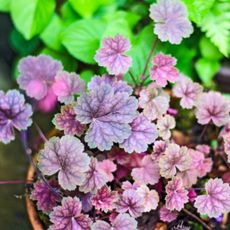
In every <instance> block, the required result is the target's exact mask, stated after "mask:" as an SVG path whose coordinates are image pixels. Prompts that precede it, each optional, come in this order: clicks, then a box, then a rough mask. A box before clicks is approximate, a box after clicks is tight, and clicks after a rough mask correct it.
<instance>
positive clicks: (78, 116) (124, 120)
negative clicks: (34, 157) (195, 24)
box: [0, 0, 230, 230]
mask: <svg viewBox="0 0 230 230" xmlns="http://www.w3.org/2000/svg"><path fill="white" fill-rule="evenodd" d="M150 17H151V18H152V19H153V21H154V23H155V25H154V33H155V34H156V35H157V36H158V38H157V40H156V41H155V42H154V44H153V46H152V50H150V55H149V57H146V59H147V62H146V66H148V62H149V61H150V60H151V58H152V54H153V53H154V52H155V51H156V50H155V47H156V46H157V43H158V41H159V40H160V41H161V42H164V41H168V42H170V43H172V44H179V43H180V42H181V41H182V39H183V38H186V37H188V36H190V34H191V33H192V32H193V28H192V24H191V22H190V21H189V20H188V18H187V11H186V7H185V6H184V4H183V3H182V2H180V1H179V0H158V1H157V2H156V3H154V4H152V5H151V7H150ZM130 47H131V43H130V41H129V40H128V39H126V38H125V37H123V36H122V35H116V36H115V37H108V38H105V39H104V40H103V41H102V45H101V48H100V49H99V50H98V51H97V52H96V54H95V60H96V61H97V63H98V64H99V65H100V66H103V67H105V68H106V70H107V73H106V74H104V75H103V76H93V77H92V79H91V81H90V82H89V83H88V84H87V85H85V83H84V81H83V80H82V79H81V78H80V76H79V75H77V74H75V73H68V72H66V71H64V70H63V67H62V64H61V63H60V62H59V61H56V60H53V59H52V58H51V57H49V56H45V55H40V56H37V57H36V56H35V57H32V56H29V57H25V58H23V59H22V60H21V61H20V63H19V73H20V76H19V78H18V84H19V87H20V89H22V90H24V91H23V92H24V93H25V94H26V96H27V98H28V99H29V98H33V99H31V100H36V101H37V103H33V105H34V107H33V110H34V111H35V110H36V106H38V107H39V106H41V103H43V105H44V104H47V103H48V104H51V105H52V106H55V105H56V102H57V101H58V102H59V103H60V105H61V108H60V112H58V113H57V114H55V115H54V118H53V124H54V126H55V129H56V134H55V135H54V136H53V137H51V138H50V139H48V140H47V139H46V137H45V135H44V134H42V132H41V130H40V129H39V128H38V127H37V128H38V130H39V133H40V135H41V137H42V138H43V140H44V145H43V147H41V149H40V151H39V153H38V163H37V166H36V165H34V167H35V169H36V172H37V175H36V177H35V179H34V183H33V188H32V191H31V199H32V200H34V201H35V203H36V205H37V209H38V210H41V211H42V212H43V213H44V215H45V218H46V219H47V221H45V222H44V225H45V227H46V228H48V229H50V230H51V229H52V230H59V229H65V230H89V229H93V230H109V229H114V230H135V229H153V228H154V227H155V225H156V223H157V222H159V221H161V222H164V223H171V224H172V223H175V224H176V223H177V221H179V219H182V220H183V219H184V216H187V217H188V218H190V219H191V220H192V221H193V222H197V223H199V224H201V225H203V227H204V228H206V229H212V227H213V226H214V225H213V224H214V223H215V219H212V218H217V219H218V218H222V215H223V214H225V213H227V212H229V211H230V186H229V184H228V183H225V182H224V181H223V180H222V179H221V174H220V175H217V174H216V173H215V172H214V171H215V170H216V168H217V167H218V162H219V161H223V164H225V165H227V167H229V165H228V162H230V128H229V127H230V123H229V122H230V121H229V112H230V103H229V101H228V100H227V99H226V98H225V97H224V96H222V95H221V94H220V93H218V92H212V91H209V92H208V91H207V92H206V91H204V89H203V87H202V86H201V85H199V83H194V82H192V80H191V79H189V78H188V77H186V76H183V74H182V73H180V72H179V70H178V69H177V68H176V62H177V60H176V59H175V58H174V57H172V56H170V55H166V54H163V53H161V52H159V53H156V52H155V54H154V57H153V58H152V66H151V68H150V69H147V68H145V69H144V70H143V74H142V75H141V76H139V77H140V80H139V81H138V82H139V84H137V82H136V81H135V82H134V85H132V86H131V85H128V83H127V82H126V81H125V80H124V76H125V74H130V75H131V77H133V76H135V72H134V73H131V72H130V70H129V69H130V66H131V65H132V58H131V57H130V56H129V55H128V51H129V49H130ZM185 55H186V54H185ZM147 71H148V72H147ZM146 73H147V74H146ZM146 75H147V77H146ZM147 79H148V80H149V83H148V84H147V83H146V80H147ZM171 83H173V85H171ZM166 86H169V87H168V88H167V90H166V89H165V88H164V87H166ZM171 86H172V90H169V89H170V88H171ZM185 112H186V113H185ZM183 114H188V116H187V117H186V118H185V117H183V116H184V115H183ZM31 116H32V107H31V106H30V105H29V104H28V103H26V102H25V97H24V96H23V94H22V93H20V92H19V91H17V90H10V91H8V92H7V93H4V92H2V91H0V141H1V142H3V143H9V142H10V141H12V140H13V139H14V130H18V131H21V132H22V130H27V131H24V132H28V129H27V128H28V126H30V125H31V124H32V120H31ZM184 119H187V120H189V121H190V124H191V126H190V128H186V127H185V128H183V122H184V121H183V120H184ZM35 125H36V126H37V124H35ZM192 127H196V129H198V132H200V134H199V135H197V133H196V131H194V130H193V128H192ZM202 130H203V131H202ZM23 137H25V135H22V138H23ZM213 142H215V143H216V145H215V146H214V145H211V143H213ZM23 143H24V145H25V148H26V152H27V154H30V152H29V151H28V148H29V146H28V143H27V141H26V138H24V139H23ZM213 146H214V147H213ZM224 153H226V154H227V155H226V154H224ZM204 216H206V217H207V218H206V219H205V220H204V219H202V218H203V217H204ZM208 218H209V219H208ZM43 219H44V216H43ZM154 220H155V221H154ZM184 223H185V224H187V225H189V223H188V222H186V220H185V222H184Z"/></svg>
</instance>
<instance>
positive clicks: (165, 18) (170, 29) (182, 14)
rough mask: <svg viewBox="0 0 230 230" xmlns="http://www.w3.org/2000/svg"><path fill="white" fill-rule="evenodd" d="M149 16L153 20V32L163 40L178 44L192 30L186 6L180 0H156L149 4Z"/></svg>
mask: <svg viewBox="0 0 230 230" xmlns="http://www.w3.org/2000/svg"><path fill="white" fill-rule="evenodd" d="M150 17H151V18H152V19H153V20H154V22H155V27H154V33H155V34H156V35H158V37H159V39H160V40H161V41H163V42H165V41H169V42H170V43H172V44H180V43H181V41H182V39H183V38H187V37H189V36H190V34H191V33H192V32H193V27H192V24H191V22H190V21H189V20H188V12H187V9H186V6H185V5H184V4H183V2H182V1H180V0H157V2H156V3H154V4H152V5H151V6H150Z"/></svg>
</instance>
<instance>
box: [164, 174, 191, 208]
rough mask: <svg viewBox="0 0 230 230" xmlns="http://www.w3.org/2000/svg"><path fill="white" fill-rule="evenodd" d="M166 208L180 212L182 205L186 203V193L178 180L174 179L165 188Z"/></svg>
mask: <svg viewBox="0 0 230 230" xmlns="http://www.w3.org/2000/svg"><path fill="white" fill-rule="evenodd" d="M166 193H167V196H166V198H165V199H166V208H167V209H169V210H174V209H175V210H177V211H180V210H181V209H182V208H183V207H184V204H185V203H187V202H188V191H187V190H185V188H184V186H183V182H182V180H181V179H179V178H174V179H173V180H172V181H170V182H168V184H167V186H166Z"/></svg>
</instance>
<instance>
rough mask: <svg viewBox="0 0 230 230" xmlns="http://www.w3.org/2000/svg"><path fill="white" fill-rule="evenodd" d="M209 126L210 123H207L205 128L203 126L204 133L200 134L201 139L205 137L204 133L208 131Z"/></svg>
mask: <svg viewBox="0 0 230 230" xmlns="http://www.w3.org/2000/svg"><path fill="white" fill-rule="evenodd" d="M207 128H208V125H206V126H204V128H203V130H202V133H201V134H200V138H199V139H200V140H202V139H203V137H204V134H205V133H206V131H207Z"/></svg>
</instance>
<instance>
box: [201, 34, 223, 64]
mask: <svg viewBox="0 0 230 230" xmlns="http://www.w3.org/2000/svg"><path fill="white" fill-rule="evenodd" d="M199 47H200V52H201V54H202V56H203V57H204V58H206V59H209V60H220V59H221V58H222V57H223V55H222V54H221V53H220V52H219V50H218V49H217V47H216V46H215V45H213V43H212V42H211V41H210V40H209V39H208V38H206V37H205V36H203V37H202V38H201V40H200V42H199Z"/></svg>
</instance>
